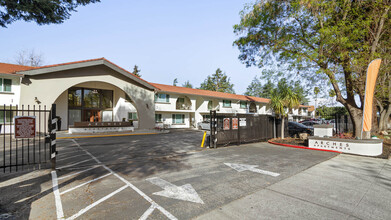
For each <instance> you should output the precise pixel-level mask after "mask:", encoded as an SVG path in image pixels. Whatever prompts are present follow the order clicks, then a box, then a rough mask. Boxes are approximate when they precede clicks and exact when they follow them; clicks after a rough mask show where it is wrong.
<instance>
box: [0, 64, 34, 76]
mask: <svg viewBox="0 0 391 220" xmlns="http://www.w3.org/2000/svg"><path fill="white" fill-rule="evenodd" d="M34 68H35V67H32V66H22V65H16V64H10V63H0V73H5V74H15V73H16V72H18V71H23V70H30V69H34Z"/></svg>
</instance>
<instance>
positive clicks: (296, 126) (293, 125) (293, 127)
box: [288, 121, 314, 137]
mask: <svg viewBox="0 0 391 220" xmlns="http://www.w3.org/2000/svg"><path fill="white" fill-rule="evenodd" d="M288 133H289V136H291V137H298V136H299V134H300V133H307V134H309V135H313V134H314V128H311V127H308V126H305V125H303V124H300V123H298V122H294V121H290V122H288Z"/></svg>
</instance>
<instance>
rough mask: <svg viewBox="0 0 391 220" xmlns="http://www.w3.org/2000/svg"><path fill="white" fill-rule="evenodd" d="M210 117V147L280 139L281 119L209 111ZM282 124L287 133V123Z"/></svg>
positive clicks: (269, 116) (268, 116)
mask: <svg viewBox="0 0 391 220" xmlns="http://www.w3.org/2000/svg"><path fill="white" fill-rule="evenodd" d="M210 115H211V118H210V121H211V127H210V131H211V132H210V133H211V136H210V147H214V148H216V147H217V146H221V145H229V144H241V143H249V142H259V141H266V140H268V139H272V138H275V137H281V119H276V118H275V117H274V116H271V115H256V114H235V115H234V114H217V113H216V111H211V112H210ZM284 124H285V132H287V131H288V129H287V126H288V122H287V121H286V123H284ZM285 135H287V133H285Z"/></svg>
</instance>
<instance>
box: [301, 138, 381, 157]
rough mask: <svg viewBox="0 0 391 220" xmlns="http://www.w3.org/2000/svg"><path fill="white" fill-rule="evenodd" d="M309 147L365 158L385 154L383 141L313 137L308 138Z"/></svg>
mask: <svg viewBox="0 0 391 220" xmlns="http://www.w3.org/2000/svg"><path fill="white" fill-rule="evenodd" d="M308 147H309V148H316V149H323V150H335V151H340V152H343V153H349V154H357V155H364V156H378V155H380V154H382V152H383V140H381V139H365V140H356V139H341V138H329V137H317V136H312V137H309V138H308Z"/></svg>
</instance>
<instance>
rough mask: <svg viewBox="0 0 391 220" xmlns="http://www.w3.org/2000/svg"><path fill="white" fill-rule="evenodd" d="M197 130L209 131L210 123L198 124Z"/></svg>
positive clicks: (202, 122)
mask: <svg viewBox="0 0 391 220" xmlns="http://www.w3.org/2000/svg"><path fill="white" fill-rule="evenodd" d="M197 128H198V129H200V130H210V122H209V121H201V122H198V123H197Z"/></svg>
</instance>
